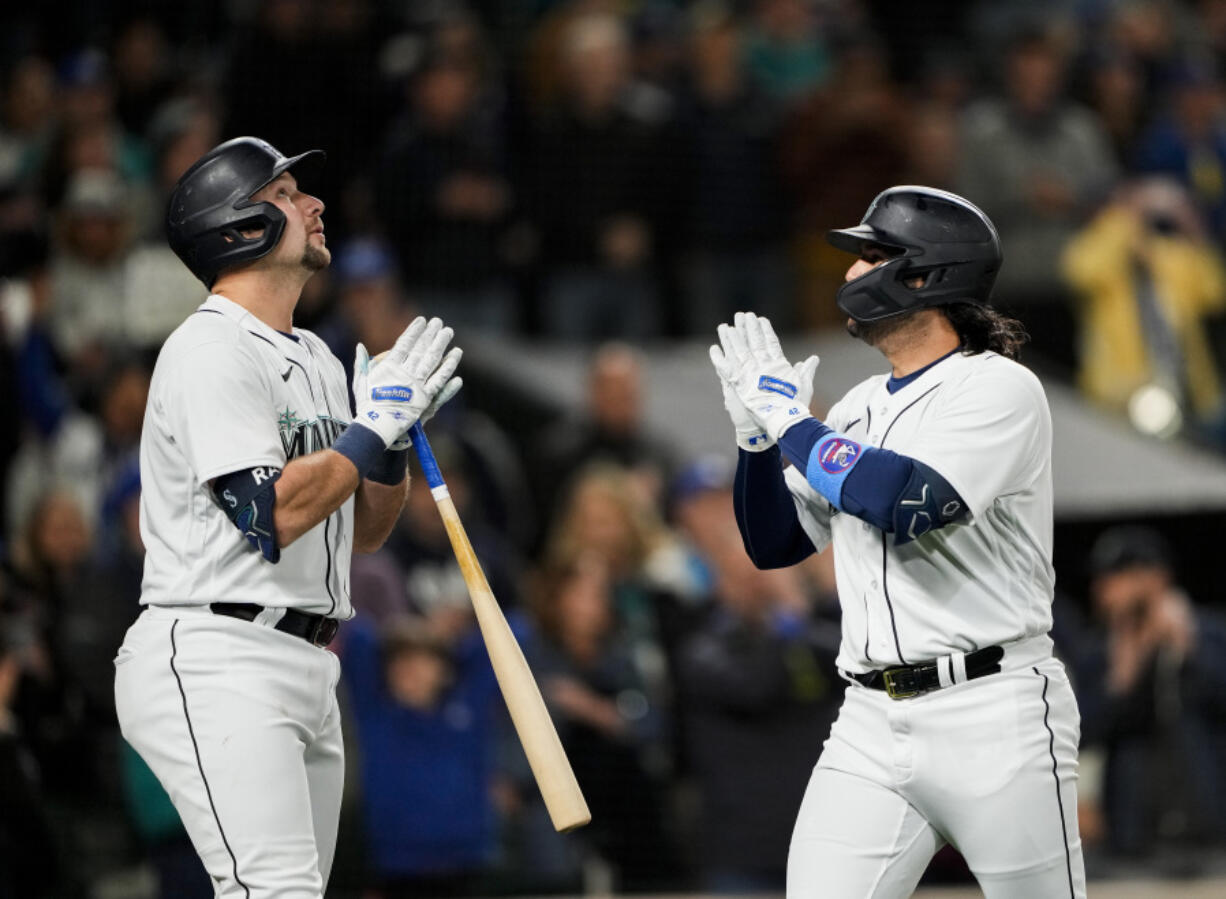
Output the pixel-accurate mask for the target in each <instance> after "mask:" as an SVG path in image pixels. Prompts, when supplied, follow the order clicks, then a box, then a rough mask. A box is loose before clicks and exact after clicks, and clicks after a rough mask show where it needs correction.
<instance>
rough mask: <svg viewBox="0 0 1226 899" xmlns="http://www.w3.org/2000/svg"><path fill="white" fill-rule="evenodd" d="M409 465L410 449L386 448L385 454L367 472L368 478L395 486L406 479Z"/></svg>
mask: <svg viewBox="0 0 1226 899" xmlns="http://www.w3.org/2000/svg"><path fill="white" fill-rule="evenodd" d="M394 446H395V444H393V447H394ZM408 467H409V451H408V449H407V448H406V449H394V448H393V449H388V450H384V451H383V454H382V455H380V456H379V458H378V459H376V460H375V464H374V465H372V466H371V467H370V469H369V470H368V471H367V472H366V480H368V481H374V482H375V483H376V484H386V485H387V486H389V487H395V486H396V485H397V484H400V483H402V482H403V481H404V475H405V472H406V471H408Z"/></svg>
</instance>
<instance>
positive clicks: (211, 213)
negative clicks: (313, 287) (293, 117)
mask: <svg viewBox="0 0 1226 899" xmlns="http://www.w3.org/2000/svg"><path fill="white" fill-rule="evenodd" d="M324 155H325V154H324V151H323V150H308V151H307V152H305V153H300V154H299V155H297V156H290V157H286V156H283V155H282V154H281V152H280V151H279V150H278V149H277V148H276V147H274V146H273V145H272V144H270V143H268V142H267V141H263V140H260V139H259V138H257V137H236V138H234V139H233V140H228V141H226V142H225V143H224V144H220V145H218V146H216V147H214V148H213V149H212V150H210V151H209V152H208V153H205V154H204V156H202V157H200V159H198V160H196V162H195V163H194V164H193V165H192V167H191V168H189V169H188V170H187V171H186V172H184V173H183V176H182V177H181V178H180V179H179V182H178V183H177V184H176V185H175V189H174V191H173V192H172V193H171V195H170V204H169V205H168V206H167V209H166V236H167V239H168V240H169V241H170V248H171V249H172V250H174V251H175V255H177V256H178V257H179V258H180V259H182V260H183V264H184V265H186V266H187V267H188V268H189V269H191V270H192V274H194V275H195V276H196V277H197V278H199V279H200V280H201V281H203V282H204V283H205V285H206V286H208V287H212V286H213V282H214V281H216V280H217V275H218V274H219V273H220V272H221V270H222V269H224V268H229V267H230V266H232V265H238V264H240V263H243V262H250V261H252V260H253V259H259V258H260V257H261V256H267V255H268V254H269V253H271V252H272V250H273V248H274V247H275V246H276V245H277V241H279V240H280V239H281V232H282V231H284V230H285V213H283V212H282V211H281V210H280V209H278V208H277V207H276V206H274V205H273V204H272V203H253V202H252V201H251V195H252V194H254V193H255V192H256V191H258V190H259V189H260V188H262V187H264V186H265V185H267V184H269V183H270V182H271V181H272V180H273V179H274V178H276V177H277V176H278V175H280V174H281V173H282V172H285V171H288V170H289V169H290V168H292V167H293V166H296V165H298V164H299V163H300V162H302V161H303V160H306V159H319V160H322V159H323V158H324ZM256 229H260V233H259V234H258V235H257V236H255V237H244V236H243V234H242V231H244V230H246V231H252V230H256Z"/></svg>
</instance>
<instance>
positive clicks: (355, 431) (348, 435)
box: [332, 418, 388, 478]
mask: <svg viewBox="0 0 1226 899" xmlns="http://www.w3.org/2000/svg"><path fill="white" fill-rule="evenodd" d="M332 449H333V450H335V451H336V452H338V453H340V454H341V455H342V456H344V457H345V458H346V459H348V460H349V461H350V462H352V463H353V467H354V468H356V469H357V470H358V477H359V478H366V477H368V476H369V472H370V471H371V469H372V468H374V467H375V465H376V464H377V463H378V462H379V459H380V457H381V456H382V455H383V454H384V453H386V452H387V451H388V450H387V440H386V438H385V437H384V435H383V434H381V433H380V432H379V431H378V430H376V429H375V428H373V427H371V426H370V425H368V424H366V423H365V422H364V421H362V419H361V418H355V419H354V420H353V424H351V425H350V426H349V427H347V428H346V429H345V432H344V433H343V434H341V435H340V436H339V437H337V438H336V440H335V441H334V442H333V443H332Z"/></svg>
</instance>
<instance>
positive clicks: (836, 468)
mask: <svg viewBox="0 0 1226 899" xmlns="http://www.w3.org/2000/svg"><path fill="white" fill-rule="evenodd" d="M858 458H860V444H858V443H856V442H855V441H854V440H848V439H847V438H846V437H831V438H830V439H829V440H826V441H824V442H823V443H822V444H821V446H819V447H818V451H817V459H818V462H819V463H821V466H822V471H824V472H826V473H827V474H841V473H842V472H844V471H847V469H849V468H851V466H852V464H853V463H854V462H855V461H856V459H858Z"/></svg>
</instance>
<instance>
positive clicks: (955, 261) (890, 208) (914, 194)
mask: <svg viewBox="0 0 1226 899" xmlns="http://www.w3.org/2000/svg"><path fill="white" fill-rule="evenodd" d="M826 239H827V240H828V241H829V242H830V243H831V244H832V245H833V246H835V247H837V248H838V249H840V250H846V251H847V252H849V253H856V254H861V253H862V252H863V251H864V248H865V245H866V244H867V245H873V246H878V247H881V248H882V250H884V251H885V253H886V254H888V255H891V256H892V258H890V259H889V260H888V261H886V262H884V263H882V264H881V265H878V266H877V267H876V268H874V269H873V270H872V271H869V272H867V273H865V274H863V275H861V276H860V277H858V278H855V279H854V280H851V281H848V282H847V283H846V284H844V285H843V286H842V287H840V288H839V291H838V293H837V294H836V301H837V302H838V304H839V308H840V309H842V310H843V311H844V312H846V313H847V314H848V315H850V316H851V317H852V318H854V319H855V320H856V321H859V322H871V321H877V320H878V319H882V318H888V317H889V316H891V315H899V314H901V313H903V312H909V311H910V310H912V309H918V308H921V307H925V306H944V305H948V304H950V303H979V304H984V303H987V301H988V297H989V296H990V295H991V293H992V284H993V282H994V281H995V280H996V273H997V272H998V271H999V270H1000V263H1001V259H1002V256H1001V250H1000V237H999V236H997V234H996V228H995V227H994V226H993V225H992V222H991V221H990V220H989V219H988V217H987V216H986V215H984V214H983V212H982V210H980V209H979V208H978V207H977V206H975V205H974V204H973V203H971V202H969V201H967V200H964V199H963V198H962V197H960V196H958V195H957V194H951V193H949V192H948V191H944V190H937V189H936V188H932V187H917V186H914V185H905V186H902V187H891V188H889V189H888V190H884V191H882V192H881V193H879V194H878V195H877V197H876V199H874V200H873V202H872V205H870V206H869V207H868V212H866V213H864V218H863V220H861V222H860V224H859V225H858V226H856V227H854V228H843V229H841V230H837V231H831V232H829V233H828V234H827V235H826ZM916 278H922V279H923V283H922V284H920V285H919V286H915V287H911V286H908V285H907V284H906V283H905V282H907V281H912V280H913V279H916Z"/></svg>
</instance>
